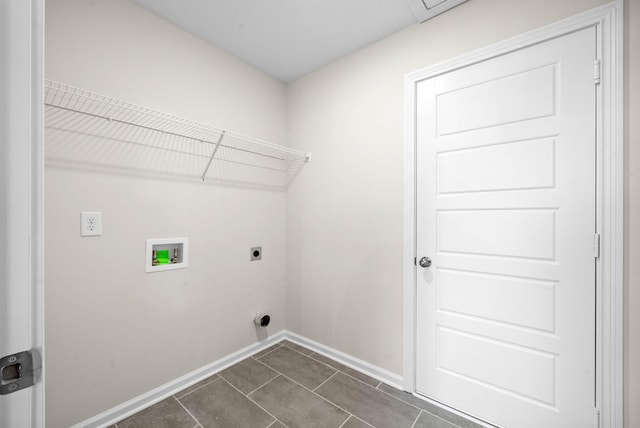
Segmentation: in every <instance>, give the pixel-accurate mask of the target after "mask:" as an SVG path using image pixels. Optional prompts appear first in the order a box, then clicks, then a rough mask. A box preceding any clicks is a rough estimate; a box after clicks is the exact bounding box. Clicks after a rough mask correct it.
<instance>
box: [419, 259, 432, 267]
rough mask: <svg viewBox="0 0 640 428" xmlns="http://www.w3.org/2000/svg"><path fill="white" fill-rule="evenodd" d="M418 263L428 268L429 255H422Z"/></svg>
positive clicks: (429, 263) (429, 262)
mask: <svg viewBox="0 0 640 428" xmlns="http://www.w3.org/2000/svg"><path fill="white" fill-rule="evenodd" d="M419 263H420V266H421V267H423V268H428V267H430V266H431V259H430V258H429V257H422V258H421V259H420V262H419Z"/></svg>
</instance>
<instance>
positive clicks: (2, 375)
mask: <svg viewBox="0 0 640 428" xmlns="http://www.w3.org/2000/svg"><path fill="white" fill-rule="evenodd" d="M34 383H35V376H34V371H33V356H32V355H31V351H25V352H19V353H17V354H13V355H8V356H6V357H4V358H1V359H0V395H7V394H11V393H13V392H16V391H20V390H21V389H25V388H28V387H30V386H32V385H33V384H34Z"/></svg>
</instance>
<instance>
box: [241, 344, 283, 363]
mask: <svg viewBox="0 0 640 428" xmlns="http://www.w3.org/2000/svg"><path fill="white" fill-rule="evenodd" d="M273 346H274V348H273V349H272V350H271V351H269V352H264V351H266V350H267V349H269V348H267V349H263V350H262V351H260V352H256V353H255V354H253V355H252V356H251V357H249V358H253V359H254V360H256V361H258V358H262V357H264V356H266V355H269V354H271V353H272V352H274V351H277V350H278V349H280V348H282V347H283V346H284V345H282V342H278V343H275V344H274V345H273ZM258 354H260V356H259V357H256V355H258Z"/></svg>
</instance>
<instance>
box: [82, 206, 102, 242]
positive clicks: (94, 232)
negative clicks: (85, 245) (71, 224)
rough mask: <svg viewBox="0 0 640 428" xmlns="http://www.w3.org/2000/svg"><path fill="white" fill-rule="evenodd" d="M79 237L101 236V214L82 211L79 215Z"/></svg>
mask: <svg viewBox="0 0 640 428" xmlns="http://www.w3.org/2000/svg"><path fill="white" fill-rule="evenodd" d="M80 236H102V213H101V212H99V211H82V212H81V213H80Z"/></svg>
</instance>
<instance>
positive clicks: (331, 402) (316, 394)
mask: <svg viewBox="0 0 640 428" xmlns="http://www.w3.org/2000/svg"><path fill="white" fill-rule="evenodd" d="M274 370H275V369H274ZM276 371H277V370H276ZM277 372H278V371H277ZM278 373H280V376H282V377H283V378H285V379H288V380H290V381H291V382H293V383H295V384H296V385H298V386H299V387H301V388H303V389H306V390H307V391H309V392H310V393H312V394H313V395H315V396H316V397H318V398H320V399H321V400H324V401H326V402H327V403H329V404H331V405H332V406H335V407H336V408H338V409H340V410H342V411H343V412H345V413H346V414H347V415H349V416H353V417H355V418H357V419H359V418H358V417H357V416H356V415H354V414H353V413H351V412H350V411H348V410H347V409H345V408H343V407H340V406H339V405H338V404H337V403H334V402H333V401H331V400H329V399H327V398H326V397H323V396H322V395H320V394H318V393H317V392H315V391H313V390H311V389H309V388H307V387H306V386H304V385H303V384H301V383H299V382H298V381H296V380H294V379H292V378H290V377H289V376H287V375H285V374H283V373H281V372H278ZM336 373H337V372H336ZM336 373H334V374H332V375H331V377H333V376H335V375H336ZM365 385H366V384H365ZM316 388H317V387H316ZM254 392H255V391H254ZM347 419H349V418H348V417H347Z"/></svg>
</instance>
